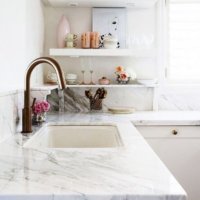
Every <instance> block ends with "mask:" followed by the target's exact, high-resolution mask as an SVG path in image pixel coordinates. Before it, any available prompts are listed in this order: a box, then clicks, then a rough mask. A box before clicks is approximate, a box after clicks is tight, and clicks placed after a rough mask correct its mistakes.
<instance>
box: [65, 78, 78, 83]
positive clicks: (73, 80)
mask: <svg viewBox="0 0 200 200" xmlns="http://www.w3.org/2000/svg"><path fill="white" fill-rule="evenodd" d="M67 82H68V83H75V82H76V79H67Z"/></svg>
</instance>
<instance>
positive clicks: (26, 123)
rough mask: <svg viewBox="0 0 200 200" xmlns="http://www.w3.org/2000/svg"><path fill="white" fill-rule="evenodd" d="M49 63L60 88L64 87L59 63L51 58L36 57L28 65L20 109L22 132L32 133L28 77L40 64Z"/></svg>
mask: <svg viewBox="0 0 200 200" xmlns="http://www.w3.org/2000/svg"><path fill="white" fill-rule="evenodd" d="M41 63H47V64H50V65H51V66H52V67H53V68H54V69H55V71H56V73H57V76H58V84H59V86H60V89H65V87H66V83H65V78H64V77H63V72H62V69H61V67H60V65H59V64H58V63H57V62H56V61H55V60H54V59H52V58H48V57H41V58H37V59H36V60H34V61H33V62H31V64H30V65H29V66H28V69H27V72H26V76H25V85H26V86H25V87H26V88H25V89H26V90H25V91H24V109H23V110H22V133H32V109H31V108H30V78H31V73H32V71H33V69H34V68H35V67H36V66H37V65H39V64H41Z"/></svg>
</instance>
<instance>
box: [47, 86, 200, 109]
mask: <svg viewBox="0 0 200 200" xmlns="http://www.w3.org/2000/svg"><path fill="white" fill-rule="evenodd" d="M89 89H90V88H67V89H65V90H64V92H63V94H61V92H59V93H58V90H53V91H52V92H51V95H49V96H47V100H48V102H49V103H50V104H51V106H52V110H55V111H56V110H65V111H75V112H76V111H77V112H78V111H84V112H85V111H86V112H88V111H89V101H88V99H87V98H86V97H85V90H89ZM95 91H96V88H95V89H94V88H93V93H95ZM107 91H108V96H107V98H106V99H104V100H103V111H107V109H108V107H115V106H116V107H117V106H126V107H134V108H135V109H136V110H137V111H151V110H152V108H153V100H152V97H153V91H152V89H150V88H132V89H131V90H130V89H129V88H108V89H107ZM62 95H63V96H64V98H62ZM59 102H60V103H59ZM63 102H64V103H63ZM59 105H60V106H59ZM158 110H176V111H178V110H180V111H183V110H187V111H195V110H200V95H197V94H190V95H188V94H187V95H184V94H179V95H178V94H173V95H159V98H158Z"/></svg>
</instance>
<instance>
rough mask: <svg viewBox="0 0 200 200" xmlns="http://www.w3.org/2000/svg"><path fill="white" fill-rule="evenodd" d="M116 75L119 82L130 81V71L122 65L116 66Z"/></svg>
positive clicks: (125, 82)
mask: <svg viewBox="0 0 200 200" xmlns="http://www.w3.org/2000/svg"><path fill="white" fill-rule="evenodd" d="M115 77H116V81H117V82H118V84H127V83H128V82H129V81H130V76H129V73H128V72H127V71H126V70H124V69H123V67H122V66H119V67H116V72H115Z"/></svg>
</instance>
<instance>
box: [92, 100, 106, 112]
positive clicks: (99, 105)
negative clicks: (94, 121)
mask: <svg viewBox="0 0 200 200" xmlns="http://www.w3.org/2000/svg"><path fill="white" fill-rule="evenodd" d="M102 109H103V100H102V99H90V111H91V110H102Z"/></svg>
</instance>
